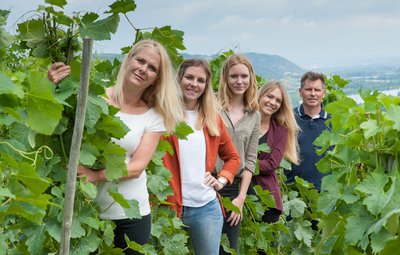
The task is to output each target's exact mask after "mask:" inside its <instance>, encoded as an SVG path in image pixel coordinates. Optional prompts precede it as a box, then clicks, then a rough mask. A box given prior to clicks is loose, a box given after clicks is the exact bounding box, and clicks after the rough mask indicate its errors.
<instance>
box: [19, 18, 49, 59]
mask: <svg viewBox="0 0 400 255" xmlns="http://www.w3.org/2000/svg"><path fill="white" fill-rule="evenodd" d="M18 30H19V32H20V35H21V40H23V41H25V42H26V45H27V46H28V47H29V48H31V49H32V54H33V56H35V57H38V58H44V57H48V51H47V35H46V30H45V28H44V25H43V21H42V20H35V19H32V20H28V21H26V22H24V23H19V24H18Z"/></svg>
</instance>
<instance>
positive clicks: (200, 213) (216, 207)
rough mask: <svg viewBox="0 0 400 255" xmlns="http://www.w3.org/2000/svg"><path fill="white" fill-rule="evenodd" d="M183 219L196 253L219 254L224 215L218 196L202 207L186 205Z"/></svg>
mask: <svg viewBox="0 0 400 255" xmlns="http://www.w3.org/2000/svg"><path fill="white" fill-rule="evenodd" d="M182 221H183V223H184V224H185V225H186V226H187V227H188V231H189V236H190V239H191V241H192V245H193V248H194V251H195V254H196V255H202V254H204V255H217V254H218V252H219V243H220V240H221V233H222V224H223V222H224V221H223V217H222V211H221V206H220V204H219V201H218V198H217V197H216V198H215V199H213V200H212V201H210V202H208V203H207V204H205V205H203V206H201V207H188V206H184V207H183V211H182Z"/></svg>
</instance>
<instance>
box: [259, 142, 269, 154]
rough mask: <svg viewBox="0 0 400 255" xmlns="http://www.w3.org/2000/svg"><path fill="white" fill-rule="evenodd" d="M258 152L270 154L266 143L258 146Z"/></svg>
mask: <svg viewBox="0 0 400 255" xmlns="http://www.w3.org/2000/svg"><path fill="white" fill-rule="evenodd" d="M258 152H266V153H269V152H271V148H270V147H269V146H268V144H267V143H262V144H260V145H259V146H258Z"/></svg>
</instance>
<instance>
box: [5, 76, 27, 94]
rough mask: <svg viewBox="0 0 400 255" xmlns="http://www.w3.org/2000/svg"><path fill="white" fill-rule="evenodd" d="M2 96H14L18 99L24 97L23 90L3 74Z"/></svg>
mask: <svg viewBox="0 0 400 255" xmlns="http://www.w3.org/2000/svg"><path fill="white" fill-rule="evenodd" d="M0 84H1V86H0V95H2V94H13V95H16V96H17V97H18V98H20V99H21V98H23V97H24V92H23V90H22V88H21V87H20V86H18V85H16V84H14V83H13V82H12V80H11V79H10V78H9V77H8V76H6V75H5V74H3V73H0Z"/></svg>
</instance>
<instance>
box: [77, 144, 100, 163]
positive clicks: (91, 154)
mask: <svg viewBox="0 0 400 255" xmlns="http://www.w3.org/2000/svg"><path fill="white" fill-rule="evenodd" d="M98 156H100V152H99V150H98V149H97V147H96V146H94V145H93V144H90V143H83V144H82V148H81V153H80V154H79V162H80V163H81V164H83V165H86V166H92V165H93V164H94V163H95V162H96V159H97V157H98Z"/></svg>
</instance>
